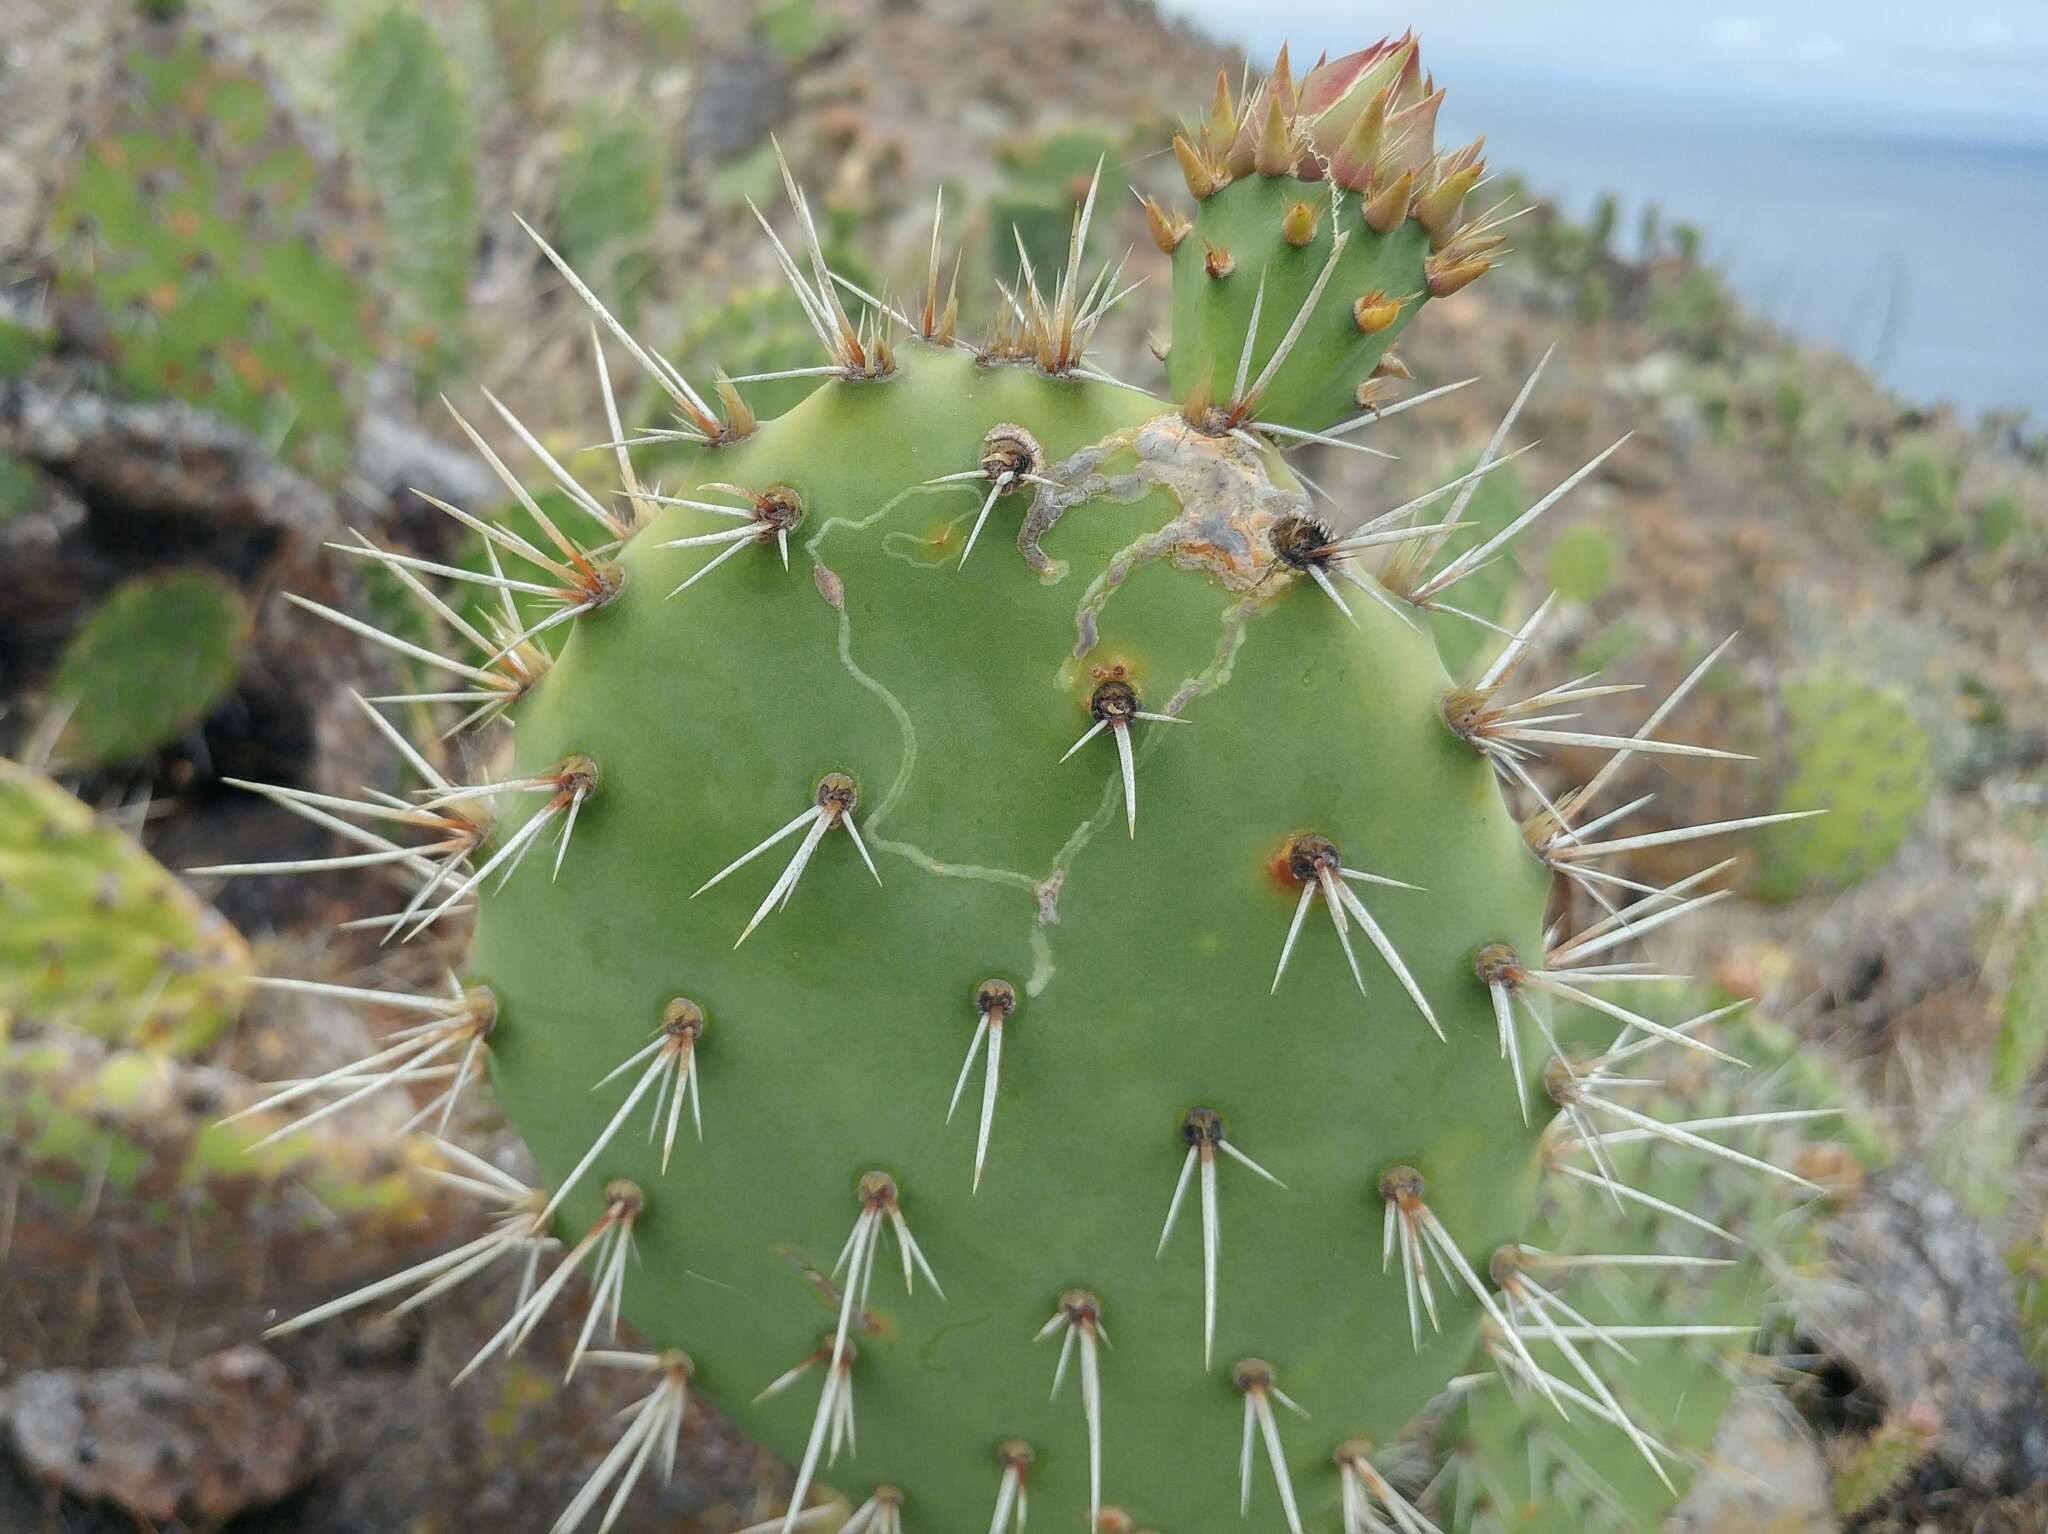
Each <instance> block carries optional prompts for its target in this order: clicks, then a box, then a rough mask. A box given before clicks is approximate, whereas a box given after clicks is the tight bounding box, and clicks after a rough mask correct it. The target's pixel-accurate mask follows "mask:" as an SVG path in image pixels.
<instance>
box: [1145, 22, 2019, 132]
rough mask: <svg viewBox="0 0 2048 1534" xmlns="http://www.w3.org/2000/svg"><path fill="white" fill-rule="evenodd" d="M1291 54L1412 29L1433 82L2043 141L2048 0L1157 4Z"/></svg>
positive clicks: (1258, 54) (1258, 46)
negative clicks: (1628, 90)
mask: <svg viewBox="0 0 2048 1534" xmlns="http://www.w3.org/2000/svg"><path fill="white" fill-rule="evenodd" d="M1160 7H1161V9H1162V10H1165V11H1167V12H1168V13H1170V14H1173V15H1177V16H1183V17H1186V18H1187V19H1189V20H1192V21H1195V22H1197V23H1199V24H1200V25H1201V26H1203V27H1204V29H1205V30H1207V31H1209V32H1211V33H1214V34H1216V35H1218V36H1222V37H1225V38H1228V39H1230V40H1232V41H1235V42H1239V43H1242V44H1244V45H1245V46H1246V47H1247V48H1249V49H1250V50H1251V52H1252V54H1253V56H1254V58H1255V59H1260V60H1263V59H1264V58H1266V57H1267V56H1269V55H1270V54H1271V53H1272V52H1273V51H1274V49H1276V48H1277V47H1278V45H1279V44H1280V43H1281V42H1282V41H1291V42H1292V44H1293V49H1294V55H1295V57H1296V58H1297V59H1302V58H1313V57H1314V56H1315V54H1316V53H1317V52H1319V51H1321V50H1323V49H1325V48H1327V49H1328V50H1329V51H1331V52H1332V53H1338V52H1346V51H1349V50H1350V49H1352V48H1356V47H1359V46H1361V45H1362V44H1364V43H1367V42H1370V41H1372V40H1373V39H1375V38H1377V37H1378V36H1379V35H1380V34H1381V33H1383V32H1386V31H1389V30H1393V31H1398V30H1400V29H1401V28H1402V27H1404V26H1406V25H1407V24H1408V22H1409V20H1410V19H1411V18H1412V19H1414V20H1415V21H1416V22H1417V23H1418V28H1419V30H1420V31H1421V33H1422V41H1423V48H1424V53H1423V57H1424V58H1425V60H1426V61H1427V62H1428V63H1429V64H1430V66H1431V67H1432V68H1433V69H1435V70H1436V72H1437V73H1438V74H1439V75H1440V76H1463V77H1466V78H1477V79H1481V80H1483V81H1484V82H1485V84H1487V85H1488V86H1489V87H1491V88H1493V89H1496V90H1499V89H1511V88H1514V86H1515V84H1516V82H1517V81H1522V82H1527V84H1528V87H1529V88H1530V89H1531V90H1532V92H1533V91H1534V90H1537V89H1540V88H1542V87H1543V86H1544V85H1546V84H1547V85H1548V86H1549V87H1550V88H1555V86H1556V85H1558V84H1561V83H1564V82H1566V81H1572V80H1576V81H1580V82H1611V83H1614V84H1616V85H1626V86H1631V87H1636V88H1642V89H1649V90H1654V91H1659V92H1663V91H1675V92H1678V93H1682V94H1685V95H1691V96H1697V97H1699V98H1701V99H1703V100H1718V101H1720V102H1722V103H1723V104H1725V103H1726V102H1727V101H1728V100H1729V99H1730V97H1731V96H1747V97H1755V98H1759V99H1764V100H1774V101H1784V100H1785V99H1787V98H1792V99H1795V100H1796V101H1797V102H1798V103H1799V104H1800V105H1802V106H1803V107H1805V108H1807V109H1809V110H1811V111H1812V112H1813V113H1815V114H1816V115H1818V116H1822V117H1827V118H1832V119H1835V120H1837V121H1839V122H1840V123H1842V124H1843V125H1844V126H1854V127H1859V128H1865V129H1875V130H1879V131H1883V130H1886V129H1890V130H1894V131H1897V132H1899V133H1901V134H1904V135H1907V136H1916V135H1926V134H1953V135H1956V136H1962V137H1969V138H1990V139H2000V140H2006V141H2011V142H2020V143H2048V0H1951V3H1950V4H1948V5H1946V6H1929V5H1927V4H1926V3H1925V0H1918V3H1912V4H1908V3H1904V0H1778V3H1777V4H1775V5H1763V4H1756V3H1753V0H1547V3H1541V4H1536V3H1529V0H1426V3H1421V4H1416V3H1411V4H1409V5H1407V6H1401V5H1396V4H1392V3H1387V4H1377V5H1375V4H1362V3H1360V0H1263V3H1261V0H1160Z"/></svg>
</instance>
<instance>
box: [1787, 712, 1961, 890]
mask: <svg viewBox="0 0 2048 1534" xmlns="http://www.w3.org/2000/svg"><path fill="white" fill-rule="evenodd" d="M1778 703H1779V708H1780V710H1781V712H1782V715H1783V717H1784V720H1785V725H1786V734H1785V736H1784V740H1783V745H1782V747H1781V748H1780V750H1779V752H1778V755H1779V757H1780V763H1779V768H1778V771H1779V780H1778V785H1777V794H1778V803H1779V805H1780V806H1781V807H1784V808H1791V807H1793V806H1801V807H1804V806H1809V805H1810V806H1814V807H1817V808H1821V809H1826V810H1828V811H1829V813H1828V814H1827V815H1826V816H1823V817H1818V818H1815V819H1811V820H1803V821H1800V822H1798V823H1796V824H1793V823H1787V824H1783V825H1778V826H1772V827H1770V828H1769V829H1767V830H1766V831H1764V832H1763V833H1762V835H1761V836H1760V837H1759V846H1758V849H1757V850H1758V862H1757V877H1756V880H1755V886H1754V890H1753V892H1754V893H1755V894H1757V895H1758V896H1760V897H1762V898H1764V899H1771V900H1786V899H1790V898H1791V897H1793V896H1795V895H1799V894H1803V893H1805V892H1806V891H1808V890H1811V889H1821V888H1831V887H1832V888H1839V887H1841V886H1843V885H1847V884H1854V883H1855V882H1856V881H1857V880H1859V879H1861V878H1862V877H1863V876H1864V875H1866V874H1868V873H1869V872H1870V871H1871V870H1872V869H1874V868H1878V867H1880V866H1882V865H1883V864H1884V863H1885V862H1886V861H1887V860H1888V859H1889V858H1890V857H1891V856H1892V854H1893V853H1895V852H1897V851H1898V850H1899V848H1900V847H1901V846H1902V845H1904V843H1905V841H1906V838H1907V837H1909V836H1911V835H1912V834H1913V829H1914V827H1915V826H1916V825H1917V824H1918V823H1919V819H1920V814H1921V811H1923V810H1924V809H1925V808H1926V807H1927V800H1928V797H1929V795H1930V794H1931V793H1932V792H1933V788H1934V768H1933V764H1932V762H1931V760H1930V747H1929V744H1928V739H1927V732H1926V730H1925V729H1924V728H1923V727H1922V726H1921V725H1920V723H1919V722H1918V721H1917V720H1916V719H1914V717H1913V713H1912V710H1911V709H1909V708H1908V707H1907V706H1906V699H1905V696H1904V694H1902V693H1901V692H1899V691H1898V690H1897V689H1896V688H1891V687H1885V686H1881V685H1878V684H1875V683H1871V682H1864V681H1859V680H1857V679H1855V678H1853V677H1850V676H1847V675H1845V674H1837V673H1828V674H1821V675H1816V676H1810V677H1803V678H1799V679H1797V680H1794V681H1790V682H1787V683H1786V684H1785V685H1784V686H1783V687H1782V688H1781V689H1780V690H1779V699H1778Z"/></svg>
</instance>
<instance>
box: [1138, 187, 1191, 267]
mask: <svg viewBox="0 0 2048 1534" xmlns="http://www.w3.org/2000/svg"><path fill="white" fill-rule="evenodd" d="M1144 203H1145V227H1146V228H1147V229H1149V230H1150V231H1151V232H1152V243H1153V244H1155V245H1157V246H1158V247H1159V248H1160V249H1161V250H1163V251H1165V252H1166V253H1167V254H1168V255H1169V256H1170V255H1172V254H1173V253H1174V252H1175V251H1176V250H1178V249H1179V248H1180V242H1181V241H1182V240H1184V239H1186V238H1187V237H1188V231H1189V230H1190V229H1192V228H1194V227H1195V226H1194V225H1193V224H1191V223H1189V222H1188V221H1187V220H1186V219H1185V218H1182V217H1181V216H1180V215H1179V214H1178V213H1175V212H1174V211H1172V210H1171V209H1170V208H1164V207H1161V206H1160V205H1159V204H1158V203H1157V202H1155V201H1153V200H1152V199H1151V198H1150V197H1147V198H1145V199H1144Z"/></svg>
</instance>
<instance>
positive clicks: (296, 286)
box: [46, 23, 378, 473]
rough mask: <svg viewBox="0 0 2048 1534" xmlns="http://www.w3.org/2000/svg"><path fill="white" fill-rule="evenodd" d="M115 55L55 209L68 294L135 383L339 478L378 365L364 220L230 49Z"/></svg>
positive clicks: (52, 228)
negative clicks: (368, 370)
mask: <svg viewBox="0 0 2048 1534" xmlns="http://www.w3.org/2000/svg"><path fill="white" fill-rule="evenodd" d="M112 57H113V63H112V66H111V68H110V71H109V78H108V81H107V84H106V88H105V90H104V91H103V93H102V95H101V98H100V99H99V100H98V101H97V102H96V103H95V104H94V105H93V107H92V109H91V111H92V114H93V115H92V116H91V118H90V119H89V120H88V121H87V122H86V123H85V124H84V126H83V134H82V143H81V146H80V149H79V151H78V155H77V157H76V160H75V162H74V163H73V164H72V165H71V166H69V167H68V168H67V173H66V175H65V177H64V180H63V182H62V185H61V186H60V189H59V190H58V192H57V194H56V196H55V198H54V200H53V202H52V204H51V206H50V208H49V212H48V219H47V235H46V244H47V245H48V247H49V248H50V249H51V250H52V251H53V253H54V258H55V263H56V272H55V277H56V284H55V286H56V291H57V294H58V296H59V299H60V300H61V301H62V302H63V303H65V304H66V305H68V306H70V307H71V308H72V309H74V310H76V311H78V312H79V313H81V315H90V316H91V317H92V318H91V321H90V324H91V328H92V329H93V330H94V332H95V334H96V335H97V337H98V343H99V346H100V349H101V351H102V353H103V355H104V356H105V358H106V360H107V363H108V366H109V369H110V371H111V373H112V374H113V377H114V379H115V381H116V382H118V383H119V384H120V385H121V386H122V387H124V388H126V389H128V390H130V391H132V392H133V393H135V394H137V395H140V396H143V397H170V398H176V399H185V400H190V401H192V402H193V403H195V404H199V405H203V406H204V407H205V408H206V409H208V410H210V411H213V412H214V413H216V414H218V415H222V416H226V417H228V418H229V419H231V420H234V421H237V422H240V423H241V424H242V425H244V426H247V427H249V428H250V429H252V430H254V431H257V432H259V433H262V434H264V435H266V436H269V437H272V438H274V439H275V440H278V441H281V442H282V443H283V444H284V446H285V447H286V449H287V451H288V452H289V454H290V456H291V457H292V458H293V460H294V461H295V462H296V463H298V464H299V465H300V466H301V467H303V468H307V469H309V470H312V471H314V472H316V473H328V472H334V471H338V470H339V469H340V468H341V467H342V466H343V465H345V464H346V463H347V461H348V454H349V451H350V449H351V446H352V443H353V436H354V424H355V410H356V398H355V396H356V388H357V382H358V379H359V375H360V374H361V372H362V370H363V369H364V368H365V367H366V366H367V365H368V364H369V363H370V362H372V361H374V360H375V358H376V355H377V341H376V335H377V330H378V325H377V318H378V315H377V305H376V303H375V301H374V299H373V297H372V296H371V294H370V293H369V291H368V290H367V289H366V288H365V287H364V286H363V284H362V283H361V281H360V278H359V273H360V271H361V270H363V269H365V268H367V267H368V266H369V265H370V264H371V263H372V261H373V259H374V255H373V251H372V248H371V246H370V245H369V244H368V243H367V242H365V241H364V240H363V239H362V238H361V236H362V229H363V220H362V219H361V217H360V215H359V213H358V212H357V211H356V210H354V209H352V208H351V206H350V205H349V203H348V199H347V197H346V194H345V191H344V189H343V187H342V185H341V182H340V180H339V178H338V176H337V175H336V173H335V171H334V169H333V167H332V166H331V165H329V164H327V163H326V162H325V161H323V159H322V158H321V157H320V156H319V155H318V154H317V153H316V152H315V150H314V149H313V148H312V147H310V145H309V143H308V141H307V139H306V137H305V136H304V135H303V134H302V133H301V131H300V129H299V126H298V125H297V124H296V123H295V122H294V121H293V120H292V118H291V117H290V115H289V114H288V113H286V112H285V110H284V109H283V108H282V106H281V105H280V104H279V103H278V102H277V100H276V99H275V97H274V95H273V92H272V89H271V86H270V83H269V81H268V79H267V78H266V77H265V76H264V74H263V73H262V72H261V71H260V70H259V69H258V68H257V67H256V66H255V65H254V64H253V63H252V62H250V61H247V60H243V59H238V58H235V57H233V56H232V55H231V54H230V52H229V51H228V50H227V48H226V47H225V46H224V45H223V44H222V43H220V41H219V40H218V39H215V38H211V37H208V36H205V35H202V34H201V32H200V31H199V30H198V29H197V28H196V27H186V26H184V25H182V24H178V23H161V24H156V25H146V26H143V27H141V28H140V29H139V30H138V31H137V33H136V34H135V35H134V37H133V38H132V39H130V40H129V41H128V42H126V43H125V44H124V45H123V46H121V47H120V48H118V49H117V50H115V51H114V53H113V56H112Z"/></svg>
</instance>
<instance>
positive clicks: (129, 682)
mask: <svg viewBox="0 0 2048 1534" xmlns="http://www.w3.org/2000/svg"><path fill="white" fill-rule="evenodd" d="M249 627H250V624H249V610H248V608H247V606H246V605H245V604H244V603H243V601H242V597H241V594H240V593H239V592H238V591H236V590H235V588H234V587H233V586H232V585H231V584H229V583H228V581H227V580H225V579H224V578H222V577H221V576H219V575H216V574H215V573H214V572H212V571H211V570H206V569H200V568H197V567H193V568H187V569H177V570H167V571H162V572H159V573H156V574H151V575H141V576H137V577H136V578H135V579H133V580H131V581H128V582H126V583H124V584H123V585H120V586H117V587H116V588H115V589H114V590H113V592H112V593H111V594H109V595H108V596H107V598H106V599H105V600H104V601H102V602H101V603H100V605H99V606H98V607H96V608H94V609H93V610H92V612H90V613H89V614H87V615H86V618H85V621H84V622H83V623H81V624H80V625H79V626H78V628H77V630H76V631H75V632H74V633H73V634H72V636H71V638H70V640H69V641H68V642H67V643H66V645H65V647H64V653H63V654H62V655H61V656H59V657H58V660H57V669H56V670H55V672H54V673H52V675H51V678H50V686H49V691H50V695H51V697H52V698H53V699H54V700H55V703H56V706H57V707H59V708H61V709H64V710H66V716H65V721H64V731H63V735H62V738H61V740H60V741H59V743H58V750H59V753H60V754H61V755H62V757H63V759H64V760H65V761H66V762H67V763H78V764H81V765H98V764H101V763H106V762H125V761H132V760H134V759H135V758H137V757H140V756H144V755H146V754H147V753H149V752H151V751H154V750H156V749H157V748H158V747H160V746H165V745H168V744H170V743H171V742H172V741H174V740H176V739H177V738H178V736H179V735H180V734H182V733H183V732H184V731H186V730H188V729H190V728H191V727H192V726H194V725H196V724H198V723H199V721H200V720H202V719H204V718H205V717H206V716H207V715H208V714H210V713H212V712H213V710H214V709H216V708H218V707H219V706H220V705H221V704H222V703H223V702H225V701H226V699H227V697H228V695H229V694H230V693H232V692H233V691H234V686H235V680H236V678H237V677H239V676H240V675H241V674H242V657H243V652H244V651H245V650H246V649H247V647H248V642H249Z"/></svg>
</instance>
